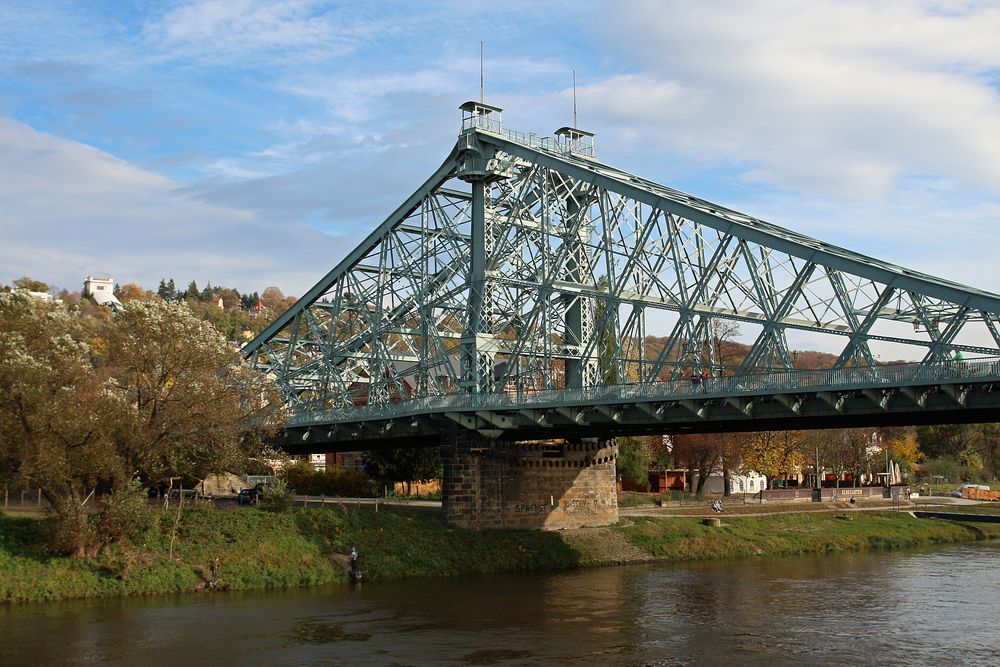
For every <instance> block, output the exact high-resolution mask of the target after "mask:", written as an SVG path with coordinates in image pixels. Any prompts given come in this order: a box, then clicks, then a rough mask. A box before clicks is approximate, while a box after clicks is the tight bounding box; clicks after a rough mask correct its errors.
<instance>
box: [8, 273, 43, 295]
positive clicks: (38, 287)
mask: <svg viewBox="0 0 1000 667" xmlns="http://www.w3.org/2000/svg"><path fill="white" fill-rule="evenodd" d="M14 287H20V288H21V289H23V290H28V291H29V292H48V291H49V285H48V283H43V282H42V281H41V280H32V279H31V278H29V277H28V276H21V277H20V278H18V279H17V280H15V281H14Z"/></svg>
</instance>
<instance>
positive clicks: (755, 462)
mask: <svg viewBox="0 0 1000 667" xmlns="http://www.w3.org/2000/svg"><path fill="white" fill-rule="evenodd" d="M802 447H803V441H802V437H801V434H800V433H799V432H797V431H760V432H757V433H748V434H746V435H745V438H744V443H743V448H742V465H743V469H744V470H747V471H751V470H752V471H754V472H758V473H760V474H762V475H764V476H765V477H767V479H768V485H770V484H771V481H772V480H773V479H774V478H776V477H781V476H782V475H786V474H788V473H790V472H792V471H793V470H795V469H797V468H799V467H800V466H801V465H802V464H803V462H804V457H803V455H802V451H801V450H802Z"/></svg>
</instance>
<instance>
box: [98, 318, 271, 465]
mask: <svg viewBox="0 0 1000 667" xmlns="http://www.w3.org/2000/svg"><path fill="white" fill-rule="evenodd" d="M102 337H103V339H104V340H105V341H106V345H105V347H104V348H103V350H102V353H101V354H100V356H99V357H98V364H99V371H100V373H101V375H102V376H103V377H106V378H107V380H108V384H109V386H110V387H112V388H113V390H114V394H115V397H116V398H117V399H118V400H119V401H121V403H122V404H123V405H124V406H125V407H126V408H127V409H126V410H124V414H123V415H122V417H121V418H120V419H119V420H118V422H117V424H116V428H115V429H114V430H113V432H112V438H113V441H114V445H115V448H116V453H117V457H118V463H119V465H120V466H121V467H122V469H121V470H120V471H119V472H120V474H121V475H126V474H131V472H132V471H139V472H140V474H142V475H143V477H144V478H146V479H147V480H150V481H153V482H162V481H165V480H166V479H167V478H168V477H171V476H178V475H179V476H184V477H188V478H194V479H198V478H201V477H203V476H204V475H206V474H207V473H209V472H216V471H220V470H225V469H231V468H234V467H238V466H239V465H241V464H242V463H243V462H244V461H245V459H246V458H247V457H248V456H250V455H253V454H254V453H256V452H257V451H258V450H259V449H260V448H261V447H262V446H263V445H264V441H265V439H266V437H267V436H268V435H269V434H271V433H273V432H275V431H276V430H277V429H279V428H280V427H282V426H283V418H284V410H283V407H282V400H281V398H280V395H279V393H278V391H277V388H276V387H275V386H274V384H273V382H271V381H270V380H268V379H267V378H265V377H264V376H263V375H261V374H259V373H257V372H256V371H253V370H251V369H249V368H248V367H247V366H246V365H245V364H244V363H243V361H242V359H241V358H240V357H239V355H238V354H237V353H236V352H235V351H234V350H233V349H232V347H231V346H230V345H229V344H228V343H226V341H225V339H224V338H223V337H222V336H221V335H219V333H218V332H217V331H216V330H215V329H214V328H213V327H212V326H211V325H210V324H208V323H207V322H204V321H202V320H200V319H198V318H197V317H195V315H194V314H193V313H192V312H191V310H190V309H189V308H188V307H187V306H186V305H185V304H183V303H177V302H174V303H164V302H159V301H150V302H145V303H133V304H130V307H129V308H126V309H125V310H124V311H123V312H122V313H121V314H120V315H119V316H118V317H117V318H115V320H114V321H113V322H110V323H109V324H108V326H107V327H106V330H105V331H104V332H103V336H102Z"/></svg>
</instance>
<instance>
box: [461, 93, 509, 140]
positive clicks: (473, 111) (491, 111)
mask: <svg viewBox="0 0 1000 667" xmlns="http://www.w3.org/2000/svg"><path fill="white" fill-rule="evenodd" d="M459 109H461V110H462V131H463V132H466V131H468V130H482V131H483V132H491V133H493V134H503V109H501V108H500V107H495V106H492V105H489V104H486V103H485V102H476V101H469V102H466V103H465V104H463V105H462V106H460V107H459Z"/></svg>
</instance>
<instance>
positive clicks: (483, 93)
mask: <svg viewBox="0 0 1000 667" xmlns="http://www.w3.org/2000/svg"><path fill="white" fill-rule="evenodd" d="M485 102H486V89H485V87H484V86H483V41H482V40H479V103H480V104H484V103H485Z"/></svg>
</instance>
